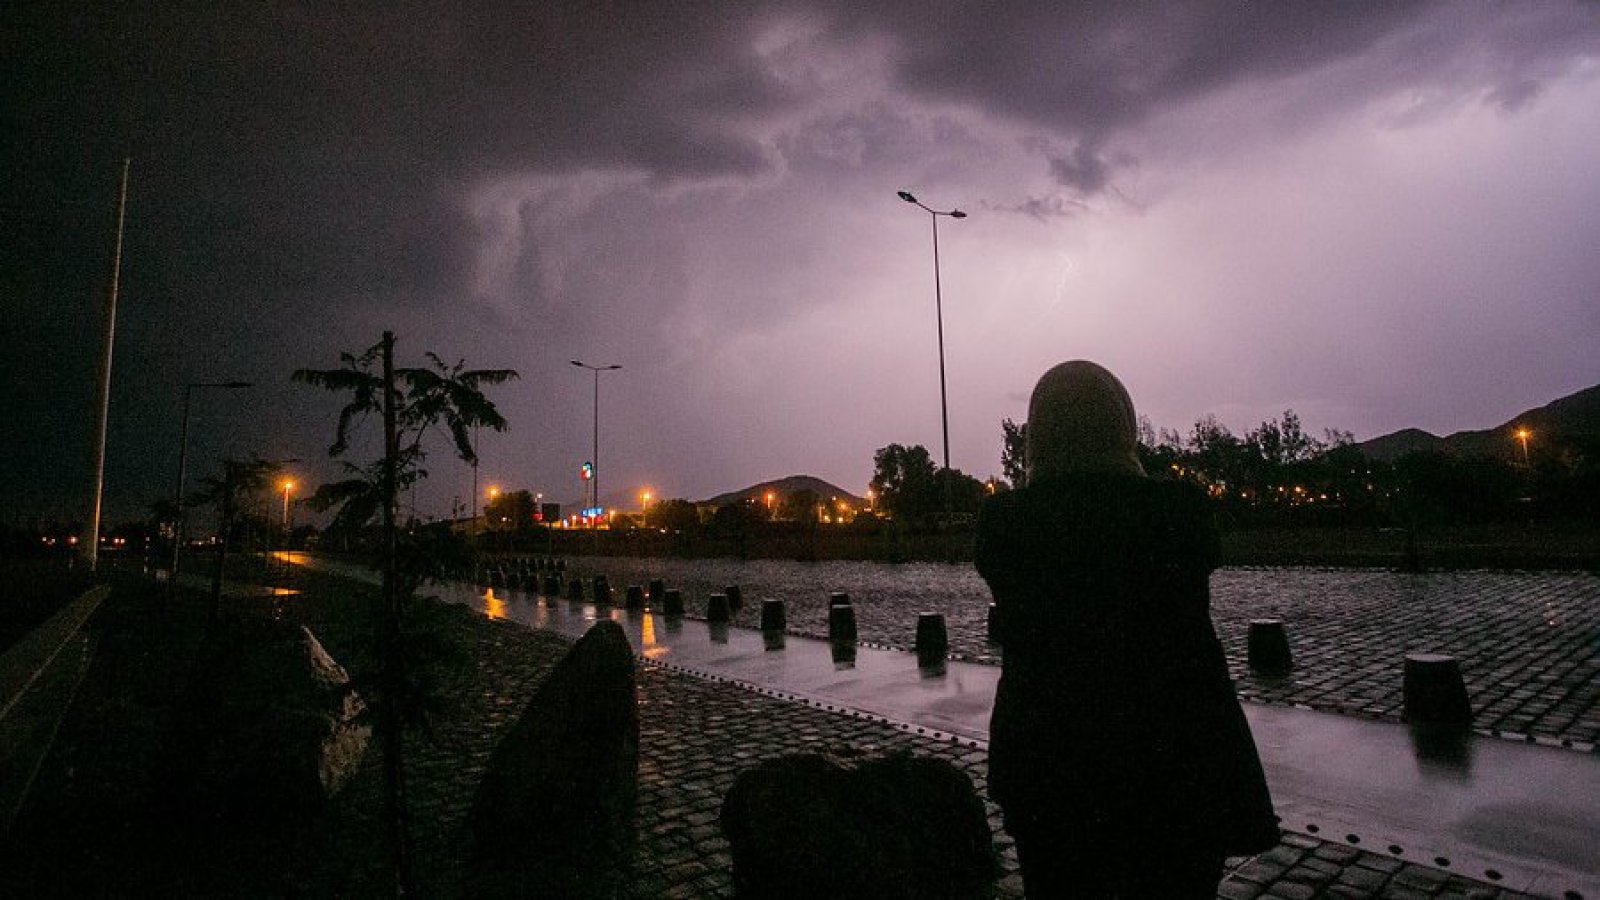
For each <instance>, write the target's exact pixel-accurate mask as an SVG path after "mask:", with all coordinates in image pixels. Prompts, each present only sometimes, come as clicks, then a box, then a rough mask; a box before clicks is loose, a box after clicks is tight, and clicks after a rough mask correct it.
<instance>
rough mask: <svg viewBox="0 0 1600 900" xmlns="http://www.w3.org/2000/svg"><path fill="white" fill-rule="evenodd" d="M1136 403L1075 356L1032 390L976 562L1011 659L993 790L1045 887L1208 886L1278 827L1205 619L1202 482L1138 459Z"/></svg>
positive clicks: (1204, 892)
mask: <svg viewBox="0 0 1600 900" xmlns="http://www.w3.org/2000/svg"><path fill="white" fill-rule="evenodd" d="M1136 434H1137V425H1136V423H1135V419H1134V413H1133V403H1132V401H1130V400H1129V399H1128V392H1127V390H1126V389H1124V388H1123V386H1122V384H1121V382H1119V381H1117V379H1116V377H1115V376H1114V375H1112V374H1111V373H1110V372H1108V371H1106V370H1105V369H1103V368H1101V367H1100V366H1098V365H1095V364H1094V363H1090V362H1084V361H1074V362H1067V363H1062V364H1061V365H1058V366H1056V367H1055V368H1053V369H1051V370H1050V371H1049V372H1047V373H1045V375H1044V377H1043V378H1041V379H1039V384H1038V386H1037V387H1036V388H1034V392H1033V398H1032V400H1031V401H1030V402H1029V405H1028V429H1027V449H1026V454H1025V455H1026V460H1025V462H1026V467H1027V473H1028V480H1027V486H1026V487H1023V488H1020V489H1018V490H1015V491H1011V492H1009V493H1003V494H999V495H996V496H995V497H992V498H990V500H989V501H988V503H987V504H986V505H985V507H984V509H983V512H982V515H981V516H980V517H979V520H978V544H977V566H978V571H979V572H980V573H981V574H982V575H983V577H984V580H986V581H987V582H988V583H989V587H990V590H992V591H993V593H994V598H995V603H996V604H997V605H998V607H999V610H998V613H997V615H998V617H999V619H998V621H997V623H996V629H997V631H998V635H997V636H998V638H999V641H1000V644H1001V646H1002V649H1003V652H1004V657H1005V668H1004V670H1003V672H1002V674H1001V677H1000V686H999V689H998V690H997V692H996V697H995V705H994V717H993V719H992V721H991V723H990V729H989V734H990V745H989V792H990V796H991V797H993V799H994V800H995V802H997V803H998V804H999V805H1000V807H1001V809H1002V810H1003V811H1004V812H1005V821H1006V830H1007V831H1009V832H1010V833H1011V835H1012V837H1014V838H1015V839H1016V842H1017V853H1018V856H1019V858H1020V860H1021V863H1022V878H1023V883H1024V887H1025V888H1026V891H1027V895H1028V897H1029V898H1032V900H1040V898H1052V897H1066V896H1071V897H1119V896H1120V897H1129V898H1134V897H1137V898H1158V897H1159V898H1181V897H1205V898H1210V897H1212V896H1213V895H1214V892H1215V890H1216V887H1217V883H1218V881H1219V880H1220V879H1221V876H1222V861H1223V857H1225V856H1232V855H1241V854H1245V853H1256V852H1260V851H1263V850H1266V849H1268V848H1270V847H1272V846H1274V845H1275V844H1276V843H1277V840H1278V827H1277V819H1276V817H1275V816H1274V815H1273V813H1272V801H1271V798H1270V797H1269V796H1268V793H1267V786H1266V780H1265V779H1264V778H1263V776H1262V773H1261V762H1260V759H1259V758H1258V757H1257V755H1256V748H1255V743H1254V741H1253V740H1252V739H1251V736H1250V728H1249V725H1248V724H1247V723H1246V722H1245V719H1244V713H1243V711H1242V710H1240V708H1239V703H1238V700H1237V699H1236V698H1235V697H1234V693H1233V685H1232V682H1231V681H1230V680H1229V678H1228V670H1227V664H1226V661H1225V660H1224V658H1223V653H1222V646H1221V644H1220V643H1218V641H1217V637H1216V632H1215V631H1214V630H1213V628H1212V625H1211V613H1210V576H1211V570H1212V569H1213V568H1215V567H1216V561H1217V539H1216V534H1215V532H1214V531H1213V530H1212V527H1211V524H1210V519H1209V513H1208V511H1207V509H1206V506H1205V497H1204V495H1203V494H1202V493H1201V492H1200V491H1199V490H1198V489H1197V488H1195V487H1194V486H1192V485H1189V484H1184V483H1178V482H1167V481H1155V480H1152V479H1148V478H1145V477H1144V472H1143V469H1142V468H1141V467H1140V465H1139V460H1138V456H1137V454H1136V453H1135V446H1136V440H1137V438H1136Z"/></svg>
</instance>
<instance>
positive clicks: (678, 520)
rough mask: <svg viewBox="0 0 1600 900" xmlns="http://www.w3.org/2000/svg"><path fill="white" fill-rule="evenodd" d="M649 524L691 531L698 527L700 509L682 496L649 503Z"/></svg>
mask: <svg viewBox="0 0 1600 900" xmlns="http://www.w3.org/2000/svg"><path fill="white" fill-rule="evenodd" d="M649 524H650V526H651V527H653V528H665V529H666V530H667V531H670V532H693V531H696V530H698V529H699V527H700V511H699V509H697V508H696V507H695V505H694V504H693V503H690V502H689V501H688V500H684V499H683V498H681V497H679V498H674V499H671V500H662V501H660V502H658V503H652V504H650V514H649Z"/></svg>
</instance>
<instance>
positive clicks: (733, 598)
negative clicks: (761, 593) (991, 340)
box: [722, 584, 744, 612]
mask: <svg viewBox="0 0 1600 900" xmlns="http://www.w3.org/2000/svg"><path fill="white" fill-rule="evenodd" d="M722 592H723V593H724V594H727V595H728V608H729V609H731V610H733V611H734V612H738V611H739V607H741V606H744V592H743V591H741V590H739V586H738V585H737V584H730V585H728V586H727V587H725V588H723V589H722Z"/></svg>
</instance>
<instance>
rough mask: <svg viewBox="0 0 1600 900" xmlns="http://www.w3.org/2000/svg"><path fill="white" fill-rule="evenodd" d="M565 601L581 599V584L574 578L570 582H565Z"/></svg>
mask: <svg viewBox="0 0 1600 900" xmlns="http://www.w3.org/2000/svg"><path fill="white" fill-rule="evenodd" d="M567 599H568V600H582V599H583V582H582V581H581V580H580V579H577V578H574V579H572V580H571V581H569V582H567Z"/></svg>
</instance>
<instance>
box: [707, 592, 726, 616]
mask: <svg viewBox="0 0 1600 900" xmlns="http://www.w3.org/2000/svg"><path fill="white" fill-rule="evenodd" d="M706 621H707V622H723V623H726V622H727V621H728V595H727V594H712V595H711V598H710V599H709V600H707V601H706Z"/></svg>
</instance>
